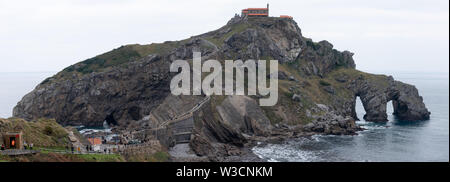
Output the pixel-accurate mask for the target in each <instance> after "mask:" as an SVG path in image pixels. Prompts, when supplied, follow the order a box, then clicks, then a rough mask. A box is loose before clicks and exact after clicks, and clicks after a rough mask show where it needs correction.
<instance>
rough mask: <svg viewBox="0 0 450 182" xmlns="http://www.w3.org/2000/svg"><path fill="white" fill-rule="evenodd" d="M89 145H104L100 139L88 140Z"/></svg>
mask: <svg viewBox="0 0 450 182" xmlns="http://www.w3.org/2000/svg"><path fill="white" fill-rule="evenodd" d="M88 141H89V143H91V145H100V144H102V140H101V139H100V138H88Z"/></svg>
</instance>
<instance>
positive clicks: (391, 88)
mask: <svg viewBox="0 0 450 182" xmlns="http://www.w3.org/2000/svg"><path fill="white" fill-rule="evenodd" d="M349 87H350V88H351V89H352V90H353V91H354V94H355V101H354V102H356V96H359V97H360V98H361V101H362V103H363V106H364V109H365V111H366V114H365V115H364V120H367V121H387V113H386V107H387V106H386V105H387V103H388V102H389V101H392V103H393V106H394V115H396V116H397V117H398V119H400V120H406V121H416V120H426V119H429V117H430V112H429V111H428V110H427V108H426V107H425V104H424V103H423V98H422V97H421V96H419V92H418V91H417V89H416V88H415V87H414V86H412V85H409V84H405V83H402V82H400V81H395V80H394V79H393V78H392V77H390V76H389V77H386V76H383V77H380V78H378V79H377V80H371V79H368V78H365V77H364V76H359V77H358V78H357V79H355V80H353V81H352V82H351V83H350V86H349ZM355 118H356V117H355Z"/></svg>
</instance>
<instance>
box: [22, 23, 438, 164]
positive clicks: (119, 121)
mask: <svg viewBox="0 0 450 182" xmlns="http://www.w3.org/2000/svg"><path fill="white" fill-rule="evenodd" d="M194 51H197V52H201V53H202V56H203V59H202V60H208V59H215V60H219V61H224V60H237V59H241V60H248V59H255V60H258V59H262V60H278V61H279V63H280V65H279V71H278V79H279V99H278V103H277V104H276V105H275V106H272V107H261V106H259V105H258V104H257V102H256V101H255V100H256V99H258V97H260V96H258V95H256V96H219V95H212V96H205V95H200V96H174V95H172V94H170V88H169V85H170V80H171V78H172V77H173V76H174V75H175V74H174V73H171V72H170V71H169V68H170V67H169V66H170V64H171V62H172V61H174V60H179V59H180V60H191V61H192V53H193V52H194ZM352 56H353V53H351V52H349V51H343V52H341V51H338V50H336V49H333V45H332V44H331V43H329V42H327V41H320V42H314V41H313V40H311V39H309V38H306V37H304V36H303V35H302V32H301V29H300V28H299V27H298V25H297V23H296V22H295V21H294V20H293V19H290V18H282V17H241V16H239V15H236V16H235V17H233V18H232V19H231V20H230V21H229V22H228V23H227V24H226V25H225V26H223V27H221V28H219V29H217V30H214V31H211V32H207V33H204V34H201V35H198V36H193V37H190V38H188V39H185V40H180V41H167V42H164V43H153V44H148V45H138V44H133V45H126V46H121V47H119V48H117V49H114V50H112V51H110V52H107V53H104V54H101V55H98V56H95V57H93V58H90V59H87V60H85V61H82V62H79V63H76V64H74V65H72V66H69V67H67V68H65V69H64V70H62V71H60V72H59V73H57V74H56V75H54V76H53V77H50V78H47V79H45V80H44V81H42V83H40V84H39V85H37V86H36V88H35V89H34V90H33V91H32V92H30V93H29V94H27V95H25V96H24V97H23V99H22V100H21V101H20V102H19V103H18V104H17V106H16V107H15V108H14V111H13V115H14V117H18V118H23V119H26V120H36V119H38V118H53V119H55V120H56V122H58V123H59V124H61V125H63V126H68V125H70V126H77V125H84V126H92V127H95V126H102V125H103V123H104V122H105V121H106V122H107V123H108V124H109V125H110V126H112V128H113V129H112V130H113V132H116V133H118V134H122V135H125V134H126V135H127V136H128V137H129V138H133V139H137V140H139V141H140V142H142V143H146V142H148V141H157V142H159V144H160V145H161V146H162V147H164V148H166V149H167V150H171V149H173V148H175V149H176V148H180V146H183V147H181V148H182V149H183V150H184V154H185V155H183V154H179V155H175V154H177V151H175V152H174V155H172V159H173V160H175V161H185V160H188V161H192V160H202V161H236V160H237V161H246V160H256V159H255V158H254V157H252V154H251V151H250V150H249V148H250V147H251V146H253V145H255V143H256V142H261V141H263V142H277V141H280V140H283V139H286V138H292V137H306V136H310V135H312V134H330V135H354V134H357V131H359V130H361V128H360V127H359V126H357V125H356V124H355V120H358V119H359V118H357V116H356V112H355V105H356V100H357V97H359V98H360V99H361V101H362V104H363V106H364V109H365V112H366V114H365V116H364V119H365V120H367V121H373V122H385V121H387V113H386V105H387V103H388V102H389V101H392V103H393V107H394V115H395V116H396V117H398V118H399V119H400V120H404V121H415V120H426V119H428V118H429V116H430V112H429V111H428V110H427V108H426V107H425V104H424V103H423V99H422V97H421V96H420V95H419V92H418V90H417V89H416V88H415V87H414V86H413V85H409V84H406V83H402V82H400V81H396V80H394V78H393V77H392V76H386V75H375V74H370V73H365V72H361V71H358V70H356V69H355V68H356V64H355V62H354V60H353V58H352ZM178 153H179V151H178ZM181 153H183V152H181Z"/></svg>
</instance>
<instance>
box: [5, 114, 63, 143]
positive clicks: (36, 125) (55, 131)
mask: <svg viewBox="0 0 450 182" xmlns="http://www.w3.org/2000/svg"><path fill="white" fill-rule="evenodd" d="M10 131H22V132H23V141H26V142H27V143H30V142H32V143H33V144H34V146H36V147H38V146H43V147H63V146H66V145H67V144H68V143H69V139H68V134H67V132H66V130H65V129H64V128H63V127H62V126H61V125H59V124H58V123H56V121H55V120H53V119H39V120H37V121H34V122H27V121H25V120H23V119H19V118H10V119H0V133H4V132H10Z"/></svg>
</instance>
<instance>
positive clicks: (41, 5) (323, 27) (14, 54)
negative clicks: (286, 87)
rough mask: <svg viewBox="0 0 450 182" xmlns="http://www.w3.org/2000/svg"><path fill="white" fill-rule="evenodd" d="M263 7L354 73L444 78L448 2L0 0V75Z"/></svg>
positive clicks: (209, 25) (58, 64) (161, 37)
mask: <svg viewBox="0 0 450 182" xmlns="http://www.w3.org/2000/svg"><path fill="white" fill-rule="evenodd" d="M94 1H95V2H94ZM267 2H268V3H270V15H271V16H279V15H280V14H287V15H291V16H293V17H294V20H295V21H297V23H298V24H299V26H300V28H301V29H302V32H303V35H304V36H305V37H309V38H312V39H313V40H314V41H320V40H328V41H329V42H331V43H332V44H333V45H334V46H335V48H337V49H338V50H349V51H351V52H354V53H355V55H354V59H355V61H356V66H357V68H358V69H360V70H365V71H378V72H383V71H386V72H392V71H395V70H399V71H412V72H414V71H423V72H448V66H449V4H448V3H449V1H448V0H398V1H396V0H377V1H374V0H371V1H368V0H366V1H363V0H335V1H332V0H308V1H305V0H289V1H288V0H266V1H256V0H248V1H245V0H230V1H220V2H216V1H211V0H170V1H168V0H154V1H149V0H146V1H144V0H128V1H126V0H78V1H76V0H29V1H24V0H0V72H34V71H59V70H61V69H63V68H65V67H67V66H69V65H72V64H74V63H76V62H79V61H82V60H85V59H87V58H90V57H93V56H96V55H98V54H101V53H104V52H107V51H109V50H112V49H114V48H117V47H119V46H121V45H126V44H134V43H139V44H149V43H153V42H163V41H166V40H181V39H185V38H188V37H190V36H193V35H198V34H201V33H205V32H208V31H211V30H214V29H217V28H219V27H221V26H223V25H225V24H226V22H227V21H228V20H229V19H230V18H232V17H233V16H234V14H235V13H240V10H241V9H244V8H247V7H265V6H266V3H267Z"/></svg>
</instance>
